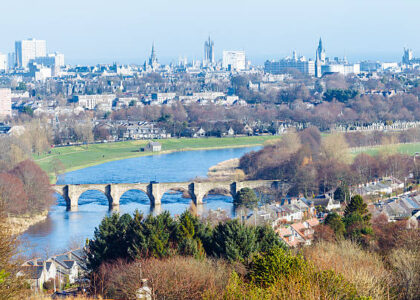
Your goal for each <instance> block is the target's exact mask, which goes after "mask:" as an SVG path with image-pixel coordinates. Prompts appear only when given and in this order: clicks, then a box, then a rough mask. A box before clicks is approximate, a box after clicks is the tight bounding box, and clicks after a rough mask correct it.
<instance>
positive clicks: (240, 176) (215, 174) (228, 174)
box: [207, 158, 245, 181]
mask: <svg viewBox="0 0 420 300" xmlns="http://www.w3.org/2000/svg"><path fill="white" fill-rule="evenodd" d="M207 178H208V180H210V181H229V180H244V179H245V173H244V172H243V171H242V170H240V169H239V158H232V159H229V160H225V161H222V162H220V163H218V164H217V165H214V166H211V167H210V168H209V171H208V172H207Z"/></svg>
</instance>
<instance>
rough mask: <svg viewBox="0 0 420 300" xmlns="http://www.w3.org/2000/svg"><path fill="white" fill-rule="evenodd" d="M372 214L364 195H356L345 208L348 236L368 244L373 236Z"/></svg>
mask: <svg viewBox="0 0 420 300" xmlns="http://www.w3.org/2000/svg"><path fill="white" fill-rule="evenodd" d="M370 219H371V214H370V213H369V211H368V209H367V204H366V203H365V202H364V201H363V198H362V196H360V195H355V196H353V197H352V198H351V201H350V203H349V204H348V205H347V206H346V209H345V210H344V219H343V221H344V224H345V227H346V237H347V238H349V239H352V240H354V241H356V242H358V243H360V244H362V245H364V246H367V245H368V243H369V240H370V238H371V236H373V230H372V224H371V223H370Z"/></svg>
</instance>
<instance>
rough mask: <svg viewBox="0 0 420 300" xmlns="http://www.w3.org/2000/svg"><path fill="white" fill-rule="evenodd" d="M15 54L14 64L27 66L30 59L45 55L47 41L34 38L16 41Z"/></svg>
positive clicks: (21, 66)
mask: <svg viewBox="0 0 420 300" xmlns="http://www.w3.org/2000/svg"><path fill="white" fill-rule="evenodd" d="M15 55H16V66H17V67H19V68H27V67H28V64H29V61H30V60H31V59H35V58H37V57H45V56H47V42H46V41H45V40H36V39H28V40H21V41H16V42H15Z"/></svg>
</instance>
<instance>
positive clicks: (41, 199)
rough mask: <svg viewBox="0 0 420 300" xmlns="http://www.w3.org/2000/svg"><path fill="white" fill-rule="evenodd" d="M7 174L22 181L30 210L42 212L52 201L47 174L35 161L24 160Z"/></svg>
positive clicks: (52, 195)
mask: <svg viewBox="0 0 420 300" xmlns="http://www.w3.org/2000/svg"><path fill="white" fill-rule="evenodd" d="M9 174H11V175H13V176H16V177H17V178H19V179H20V180H21V181H22V183H23V185H24V190H25V193H26V195H27V196H28V210H29V211H30V212H35V213H39V212H42V211H44V210H46V209H47V208H49V207H50V206H51V205H52V204H53V203H54V201H55V197H54V194H53V191H52V189H51V185H50V181H49V178H48V175H47V174H46V173H45V172H44V171H43V170H42V169H41V168H40V167H39V166H38V165H37V164H36V163H35V162H33V161H31V160H25V161H23V162H21V163H19V164H17V165H16V166H15V167H14V168H13V169H12V170H10V171H9Z"/></svg>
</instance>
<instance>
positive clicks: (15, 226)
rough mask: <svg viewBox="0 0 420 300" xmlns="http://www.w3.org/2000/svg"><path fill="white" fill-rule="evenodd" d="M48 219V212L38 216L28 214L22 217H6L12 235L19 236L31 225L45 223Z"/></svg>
mask: <svg viewBox="0 0 420 300" xmlns="http://www.w3.org/2000/svg"><path fill="white" fill-rule="evenodd" d="M47 217H48V210H45V211H43V212H41V213H39V214H28V215H22V216H9V217H7V225H8V226H9V228H10V230H11V233H12V234H17V235H19V234H21V233H23V232H25V231H26V230H28V229H29V227H31V226H32V225H35V224H37V223H39V222H42V221H45V220H46V219H47Z"/></svg>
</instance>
